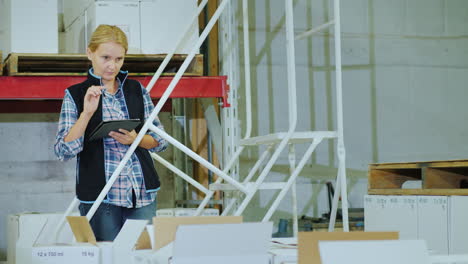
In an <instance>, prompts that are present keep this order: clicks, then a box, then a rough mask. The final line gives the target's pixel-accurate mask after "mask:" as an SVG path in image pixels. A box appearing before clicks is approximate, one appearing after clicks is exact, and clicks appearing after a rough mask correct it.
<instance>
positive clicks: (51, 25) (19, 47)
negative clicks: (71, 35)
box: [0, 0, 59, 57]
mask: <svg viewBox="0 0 468 264" xmlns="http://www.w3.org/2000/svg"><path fill="white" fill-rule="evenodd" d="M57 13H58V4H57V0H41V1H37V0H2V1H0V47H2V50H3V54H4V55H3V56H4V57H6V56H7V55H8V54H9V53H12V52H16V53H58V42H59V38H58V18H57ZM32 42H34V45H31V43H32Z"/></svg>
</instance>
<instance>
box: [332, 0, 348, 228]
mask: <svg viewBox="0 0 468 264" xmlns="http://www.w3.org/2000/svg"><path fill="white" fill-rule="evenodd" d="M334 13H335V68H336V74H335V78H336V113H337V133H338V142H337V150H336V151H337V156H338V161H339V163H338V173H339V177H338V179H339V182H337V184H340V185H341V187H342V188H341V213H342V217H343V230H344V231H345V232H349V221H348V194H347V187H346V186H347V179H346V163H345V159H346V154H345V153H346V151H345V146H344V135H343V83H342V71H341V68H342V65H341V13H340V0H334ZM336 193H339V192H338V191H337V192H336Z"/></svg>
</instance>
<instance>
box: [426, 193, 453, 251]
mask: <svg viewBox="0 0 468 264" xmlns="http://www.w3.org/2000/svg"><path fill="white" fill-rule="evenodd" d="M448 199H449V196H418V239H423V240H425V241H426V243H427V248H428V250H429V252H430V254H436V255H448V253H449V249H448Z"/></svg>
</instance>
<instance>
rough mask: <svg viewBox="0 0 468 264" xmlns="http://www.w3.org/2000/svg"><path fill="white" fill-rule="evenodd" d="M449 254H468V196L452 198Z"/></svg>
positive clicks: (450, 203) (450, 201)
mask: <svg viewBox="0 0 468 264" xmlns="http://www.w3.org/2000/svg"><path fill="white" fill-rule="evenodd" d="M449 205H450V207H449V220H448V221H449V254H450V255H453V254H457V255H460V254H468V228H467V227H466V225H467V223H468V196H450V200H449Z"/></svg>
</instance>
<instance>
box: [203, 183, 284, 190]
mask: <svg viewBox="0 0 468 264" xmlns="http://www.w3.org/2000/svg"><path fill="white" fill-rule="evenodd" d="M254 185H255V183H254V182H249V183H247V184H246V186H247V189H250V188H253V186H254ZM284 186H286V182H264V183H262V184H261V185H260V187H259V189H260V190H279V189H283V188H284ZM210 190H211V191H236V190H238V189H237V188H236V187H234V186H232V184H229V183H213V184H210Z"/></svg>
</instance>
